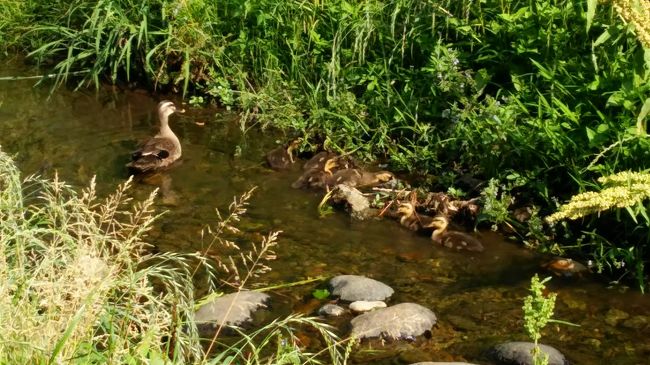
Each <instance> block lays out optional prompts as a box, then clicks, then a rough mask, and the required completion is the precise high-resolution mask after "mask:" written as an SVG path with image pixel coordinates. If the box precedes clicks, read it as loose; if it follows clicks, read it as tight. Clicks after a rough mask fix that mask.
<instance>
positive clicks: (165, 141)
mask: <svg viewBox="0 0 650 365" xmlns="http://www.w3.org/2000/svg"><path fill="white" fill-rule="evenodd" d="M183 112H184V110H182V109H178V108H176V105H174V103H172V102H171V101H169V100H163V101H161V102H160V103H158V119H159V120H160V130H159V131H158V134H156V135H155V136H154V137H153V138H151V139H150V140H148V141H146V142H145V143H143V144H142V145H141V146H140V148H139V149H138V150H137V151H135V152H133V154H132V155H131V162H129V163H128V164H127V165H126V166H127V167H128V168H129V171H130V172H131V173H136V174H137V173H144V172H150V171H155V170H159V169H163V168H165V167H167V166H169V165H171V164H172V163H173V162H175V161H176V160H178V159H179V158H180V157H181V154H182V150H181V142H180V141H179V140H178V137H176V134H174V132H173V131H172V130H171V128H169V116H170V115H172V114H174V113H183Z"/></svg>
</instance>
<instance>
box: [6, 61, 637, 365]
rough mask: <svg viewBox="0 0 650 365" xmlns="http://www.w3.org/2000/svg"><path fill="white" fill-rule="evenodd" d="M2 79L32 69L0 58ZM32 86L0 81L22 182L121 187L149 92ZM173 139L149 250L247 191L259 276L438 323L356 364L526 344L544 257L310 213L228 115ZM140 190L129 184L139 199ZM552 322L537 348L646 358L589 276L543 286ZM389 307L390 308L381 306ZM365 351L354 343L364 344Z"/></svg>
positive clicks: (262, 139)
mask: <svg viewBox="0 0 650 365" xmlns="http://www.w3.org/2000/svg"><path fill="white" fill-rule="evenodd" d="M2 73H3V75H0V76H17V75H29V74H35V73H36V71H34V70H29V69H26V68H24V67H22V66H17V64H16V63H11V62H10V63H6V62H5V67H3V71H2ZM32 84H33V81H0V145H1V146H2V149H3V150H4V151H6V152H8V153H10V154H12V155H14V156H15V159H16V161H17V163H18V166H19V167H20V169H21V171H22V172H23V174H24V175H27V174H31V173H41V174H44V175H45V176H52V174H53V172H54V171H57V172H58V174H59V176H60V178H61V179H62V180H64V181H67V182H68V183H70V184H72V185H75V186H85V185H86V184H87V183H88V181H90V179H91V177H92V176H93V175H95V174H96V175H97V183H98V186H99V188H100V189H101V190H102V191H111V190H112V189H113V188H114V187H115V186H116V185H117V184H119V183H121V182H123V181H124V180H125V179H126V170H125V168H124V163H126V162H127V161H128V159H129V154H130V152H131V151H132V150H133V149H134V148H135V147H136V146H137V144H138V142H139V141H141V140H143V139H145V138H147V137H148V136H150V135H152V134H153V133H155V131H156V127H157V116H156V115H155V113H154V109H155V106H156V104H157V102H158V101H159V100H160V97H156V98H153V97H151V96H149V95H148V94H147V93H144V92H137V91H135V92H134V91H129V92H122V91H116V90H114V89H112V88H110V87H107V88H103V89H101V90H99V91H98V92H95V90H89V91H77V92H72V91H67V90H63V89H61V90H58V91H56V92H55V93H53V94H52V95H51V96H50V95H49V89H48V88H47V87H41V88H33V87H32ZM171 126H172V128H173V129H174V130H175V131H176V133H177V134H178V135H179V137H180V138H181V143H182V144H183V155H184V157H183V161H182V163H181V164H179V165H178V166H177V167H175V168H174V169H172V170H171V171H169V172H168V173H167V174H166V176H165V178H164V191H163V196H162V197H161V198H159V209H160V210H161V211H162V210H168V211H169V212H168V213H166V214H165V215H164V216H163V217H161V219H160V221H159V222H158V226H157V229H156V230H155V231H154V232H153V233H152V243H154V244H155V245H156V246H157V248H158V249H160V250H178V251H195V250H200V249H201V248H203V247H202V245H203V242H202V241H201V238H200V231H201V229H202V227H203V226H204V225H205V224H206V223H211V222H214V221H215V219H216V215H215V212H214V209H215V208H219V209H220V210H222V211H225V209H227V207H228V205H229V204H230V202H231V201H232V199H233V197H235V196H238V195H240V194H242V193H244V192H245V191H247V190H249V189H250V188H252V187H253V186H257V187H258V188H257V190H256V192H255V193H254V196H253V198H252V200H251V205H250V208H249V211H248V214H247V215H246V217H245V218H244V219H243V221H242V224H241V226H242V228H243V229H244V230H245V231H247V232H261V233H262V234H265V233H268V232H270V231H272V230H281V231H282V234H281V235H280V240H279V242H280V243H279V247H278V249H277V254H278V259H277V260H276V261H274V262H273V263H272V265H271V266H272V268H273V270H272V271H271V272H270V273H269V274H267V276H266V277H265V278H264V279H265V280H266V281H267V282H269V283H271V284H274V283H281V282H292V281H298V280H303V279H306V278H308V277H316V276H326V277H330V276H333V275H338V274H359V275H365V276H369V277H372V278H374V279H377V280H380V281H382V282H384V283H386V284H388V285H390V286H391V287H393V288H394V289H395V295H394V296H393V297H392V298H391V302H390V303H399V302H405V301H412V302H416V303H419V304H422V305H424V306H426V307H428V308H430V309H432V310H433V311H434V312H435V313H436V315H437V316H438V318H439V323H438V325H437V326H436V327H435V328H434V329H433V331H432V337H431V338H430V339H425V338H422V339H419V340H418V341H416V342H414V343H406V342H404V343H400V344H397V345H396V344H393V345H392V347H391V348H392V350H395V349H397V351H398V352H399V353H398V354H395V352H394V351H391V352H390V353H382V351H381V349H380V348H377V347H373V350H380V351H378V352H376V351H368V352H367V354H364V355H361V356H358V357H356V360H355V361H356V362H357V363H368V364H371V363H372V364H375V363H386V364H403V363H404V364H406V363H409V362H415V361H425V360H437V361H449V360H456V361H465V360H467V361H473V362H476V363H481V364H487V363H489V362H488V361H487V360H486V359H484V358H483V357H482V351H483V350H485V349H486V348H487V347H489V346H490V345H493V344H496V343H498V342H503V341H509V340H526V336H525V333H524V330H523V323H522V311H521V306H522V301H523V297H524V296H526V295H527V287H528V285H529V281H530V278H531V276H532V275H534V274H535V273H540V274H541V275H543V276H546V275H549V274H548V273H545V272H544V271H543V270H542V269H540V264H541V263H543V262H545V261H546V260H547V258H545V257H541V256H538V255H536V254H534V253H532V252H531V251H529V250H526V249H523V248H521V247H520V246H519V245H517V244H515V243H512V242H509V241H507V240H505V239H504V238H503V237H502V236H500V235H499V234H497V233H493V232H482V233H481V239H482V241H483V243H484V245H485V248H486V249H485V252H483V253H479V254H476V253H456V252H451V251H448V250H446V249H443V248H440V247H434V246H433V245H432V244H431V241H430V240H429V239H428V238H427V237H423V236H417V235H414V234H413V233H412V232H409V231H406V230H404V229H401V228H400V227H399V225H398V224H397V223H396V222H394V221H391V220H384V221H370V222H355V221H352V220H351V219H350V218H349V217H348V216H347V215H345V213H343V212H336V213H335V214H332V215H329V216H326V217H324V218H320V217H319V215H318V211H317V205H318V203H319V201H320V199H321V194H320V193H318V192H310V191H302V190H294V189H291V187H290V184H291V183H292V182H293V181H294V180H295V179H296V178H297V177H298V176H299V175H300V171H299V167H298V166H296V168H295V169H294V170H292V171H289V172H274V171H272V170H269V169H268V168H266V167H265V166H264V164H263V156H264V153H265V151H268V150H270V149H271V148H273V147H275V138H274V137H272V136H268V134H269V133H268V131H266V132H261V131H259V130H258V129H256V128H253V129H251V130H250V131H249V132H248V133H247V134H245V135H243V134H242V133H241V132H240V127H239V124H238V122H237V118H236V115H235V114H233V113H228V112H222V111H217V110H201V109H192V108H190V109H189V110H188V113H186V114H185V115H182V116H180V117H177V116H174V117H172V122H171ZM152 189H153V187H152V186H150V185H144V184H139V185H137V186H136V192H137V194H141V195H142V196H146V195H147V194H148V193H149V192H150V191H151V190H152ZM319 285H322V283H318V282H317V283H313V284H309V285H304V286H297V287H293V288H290V289H282V290H279V291H278V292H277V293H276V296H277V297H278V298H280V299H279V302H280V306H281V307H282V308H281V311H284V312H289V311H303V312H307V313H311V312H312V311H313V310H314V309H317V306H316V305H317V304H319V303H315V302H314V301H313V300H309V297H310V293H311V292H312V291H313V290H314V289H315V288H316V287H318V286H319ZM549 289H550V290H552V291H554V292H557V293H558V300H557V305H556V312H555V318H558V319H562V320H565V321H569V322H573V323H575V324H579V325H580V327H570V326H566V325H555V324H551V325H549V326H548V327H547V329H546V330H545V331H544V337H543V339H542V342H543V343H546V344H549V345H552V346H554V347H556V348H558V349H559V350H560V351H562V352H563V353H564V354H566V355H567V357H569V359H571V360H572V362H573V363H575V364H605V363H607V364H647V363H650V360H648V359H650V340H649V338H650V296H642V295H641V294H639V293H637V292H635V291H634V290H628V291H623V290H621V289H620V288H608V287H607V285H605V284H604V282H603V281H602V280H597V278H594V277H592V278H583V279H576V278H570V279H565V278H555V279H553V280H552V281H551V283H550V284H549ZM390 303H389V304H390ZM363 348H364V347H362V349H363Z"/></svg>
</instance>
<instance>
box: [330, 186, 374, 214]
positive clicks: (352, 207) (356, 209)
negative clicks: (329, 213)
mask: <svg viewBox="0 0 650 365" xmlns="http://www.w3.org/2000/svg"><path fill="white" fill-rule="evenodd" d="M332 200H333V201H334V202H335V203H345V204H346V206H347V207H348V209H349V211H350V215H351V216H352V218H355V219H359V220H364V219H367V218H370V217H376V216H377V210H376V209H372V208H370V201H369V200H368V198H366V197H365V196H364V195H363V194H362V193H361V192H360V191H359V190H357V189H355V188H353V187H350V186H347V185H345V184H339V185H337V186H336V187H335V188H334V190H333V191H332Z"/></svg>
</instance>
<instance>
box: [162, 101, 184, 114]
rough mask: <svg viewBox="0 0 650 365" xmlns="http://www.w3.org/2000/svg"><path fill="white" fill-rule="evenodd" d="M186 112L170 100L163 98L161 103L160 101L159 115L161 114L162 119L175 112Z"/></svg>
mask: <svg viewBox="0 0 650 365" xmlns="http://www.w3.org/2000/svg"><path fill="white" fill-rule="evenodd" d="M184 112H185V110H183V109H179V108H177V107H176V105H175V104H174V103H173V102H171V101H169V100H163V101H161V102H160V103H158V115H159V116H160V119H163V118H168V117H169V116H170V115H172V114H174V113H184Z"/></svg>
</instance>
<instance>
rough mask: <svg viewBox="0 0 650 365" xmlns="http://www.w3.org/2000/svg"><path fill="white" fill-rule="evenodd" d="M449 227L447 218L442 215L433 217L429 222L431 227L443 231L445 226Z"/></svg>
mask: <svg viewBox="0 0 650 365" xmlns="http://www.w3.org/2000/svg"><path fill="white" fill-rule="evenodd" d="M448 225H449V218H447V216H444V215H437V216H435V217H433V219H432V220H431V227H436V228H438V229H442V230H443V231H444V230H445V229H447V226H448Z"/></svg>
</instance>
